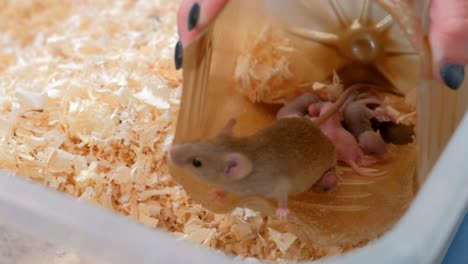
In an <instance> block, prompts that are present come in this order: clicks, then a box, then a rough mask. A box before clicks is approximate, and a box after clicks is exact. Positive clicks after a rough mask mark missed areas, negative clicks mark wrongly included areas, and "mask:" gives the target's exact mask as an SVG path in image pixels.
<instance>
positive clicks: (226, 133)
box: [219, 118, 237, 136]
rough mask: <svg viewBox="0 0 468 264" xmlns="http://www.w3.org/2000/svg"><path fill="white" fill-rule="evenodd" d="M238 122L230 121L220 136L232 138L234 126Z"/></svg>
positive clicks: (233, 119) (232, 119)
mask: <svg viewBox="0 0 468 264" xmlns="http://www.w3.org/2000/svg"><path fill="white" fill-rule="evenodd" d="M236 123H237V120H236V119H235V118H231V119H229V121H228V122H227V124H226V125H225V126H224V128H223V129H221V131H220V132H219V135H220V136H231V135H232V133H233V130H234V126H235V125H236Z"/></svg>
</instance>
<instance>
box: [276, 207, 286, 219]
mask: <svg viewBox="0 0 468 264" xmlns="http://www.w3.org/2000/svg"><path fill="white" fill-rule="evenodd" d="M288 215H289V209H288V208H283V207H280V208H278V209H276V216H277V217H278V218H279V219H281V220H284V219H286V218H288Z"/></svg>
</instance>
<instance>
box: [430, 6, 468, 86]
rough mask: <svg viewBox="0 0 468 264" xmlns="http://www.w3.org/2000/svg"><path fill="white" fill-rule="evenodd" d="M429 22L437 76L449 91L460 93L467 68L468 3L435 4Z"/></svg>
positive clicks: (431, 7)
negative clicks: (459, 89) (456, 90)
mask: <svg viewBox="0 0 468 264" xmlns="http://www.w3.org/2000/svg"><path fill="white" fill-rule="evenodd" d="M430 20H431V24H430V27H429V42H430V44H431V49H432V58H433V67H434V68H433V73H434V76H436V78H437V79H438V80H439V81H442V82H444V83H445V85H447V86H448V87H449V88H451V89H458V88H459V87H460V86H461V85H462V84H463V81H464V79H465V65H466V64H468V1H466V0H432V3H431V6H430Z"/></svg>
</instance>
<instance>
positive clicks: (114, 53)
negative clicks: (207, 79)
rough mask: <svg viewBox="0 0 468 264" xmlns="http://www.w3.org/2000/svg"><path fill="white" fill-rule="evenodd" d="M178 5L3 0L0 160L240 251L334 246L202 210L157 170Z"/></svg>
mask: <svg viewBox="0 0 468 264" xmlns="http://www.w3.org/2000/svg"><path fill="white" fill-rule="evenodd" d="M179 4H180V1H147V0H139V1H136V0H122V1H111V0H108V1H106V0H93V1H91V0H86V1H85V0H83V1H72V0H46V1H43V0H41V1H40V0H22V1H16V0H15V1H13V0H10V1H3V2H2V5H3V6H2V8H1V9H0V25H1V26H0V29H1V30H2V32H3V34H2V35H1V38H0V73H1V75H0V98H1V99H0V138H1V140H0V167H2V168H7V169H10V170H13V171H15V172H17V173H18V174H20V175H23V176H25V177H28V178H30V179H33V180H34V181H36V182H39V183H41V184H44V185H46V186H48V187H50V188H52V189H55V190H58V191H62V192H65V193H68V194H70V195H72V196H75V197H76V198H77V199H79V200H83V201H89V202H91V203H96V204H99V205H101V206H102V207H104V208H107V209H109V210H113V211H116V212H119V213H121V214H122V215H125V216H128V217H131V218H132V219H134V220H136V221H138V222H140V223H142V224H145V225H147V226H150V227H154V228H161V229H163V230H167V231H169V232H171V233H172V234H174V236H177V237H184V238H186V239H188V240H190V241H193V242H194V243H198V244H202V245H205V246H207V247H211V248H214V249H218V250H222V251H224V252H227V253H232V254H236V255H238V256H241V257H255V258H260V259H266V260H278V259H294V260H305V259H313V258H318V257H322V256H325V255H327V254H338V253H340V252H342V250H343V249H336V248H334V249H323V248H317V247H314V245H310V244H307V243H306V242H304V241H301V240H300V239H299V238H297V237H294V236H293V235H292V234H288V233H285V231H284V229H283V228H282V224H280V223H278V222H276V221H275V220H272V219H269V218H265V217H263V216H261V215H259V214H257V213H255V212H252V211H249V210H240V209H239V210H236V211H235V212H233V213H232V214H229V215H217V214H213V213H210V212H207V211H206V210H205V209H203V208H202V207H201V206H200V205H198V204H196V203H194V202H193V201H192V200H191V199H190V198H189V197H187V195H186V194H185V192H184V190H183V189H182V188H181V187H180V186H178V185H177V184H175V183H174V181H173V180H172V178H171V177H170V175H169V174H168V170H167V167H166V157H165V155H166V150H167V148H168V146H169V144H170V143H171V141H172V137H173V132H174V129H175V126H174V124H175V121H176V115H177V110H178V106H179V100H180V93H181V73H180V72H177V71H175V69H174V66H173V62H172V61H173V47H174V45H175V43H176V41H177V35H176V11H177V8H178V6H179ZM283 51H284V49H283ZM286 51H287V49H286ZM279 65H280V64H279ZM260 97H261V96H260Z"/></svg>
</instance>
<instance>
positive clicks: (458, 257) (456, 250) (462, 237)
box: [442, 213, 468, 264]
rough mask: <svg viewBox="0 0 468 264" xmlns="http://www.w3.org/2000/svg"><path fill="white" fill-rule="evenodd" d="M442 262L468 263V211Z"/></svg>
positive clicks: (452, 263)
mask: <svg viewBox="0 0 468 264" xmlns="http://www.w3.org/2000/svg"><path fill="white" fill-rule="evenodd" d="M442 264H468V213H466V214H465V217H464V218H463V222H462V223H461V225H460V228H459V229H458V232H457V233H456V235H455V237H454V239H453V242H452V244H451V245H450V248H449V249H448V251H447V254H446V255H445V258H444V260H443V262H442Z"/></svg>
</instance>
